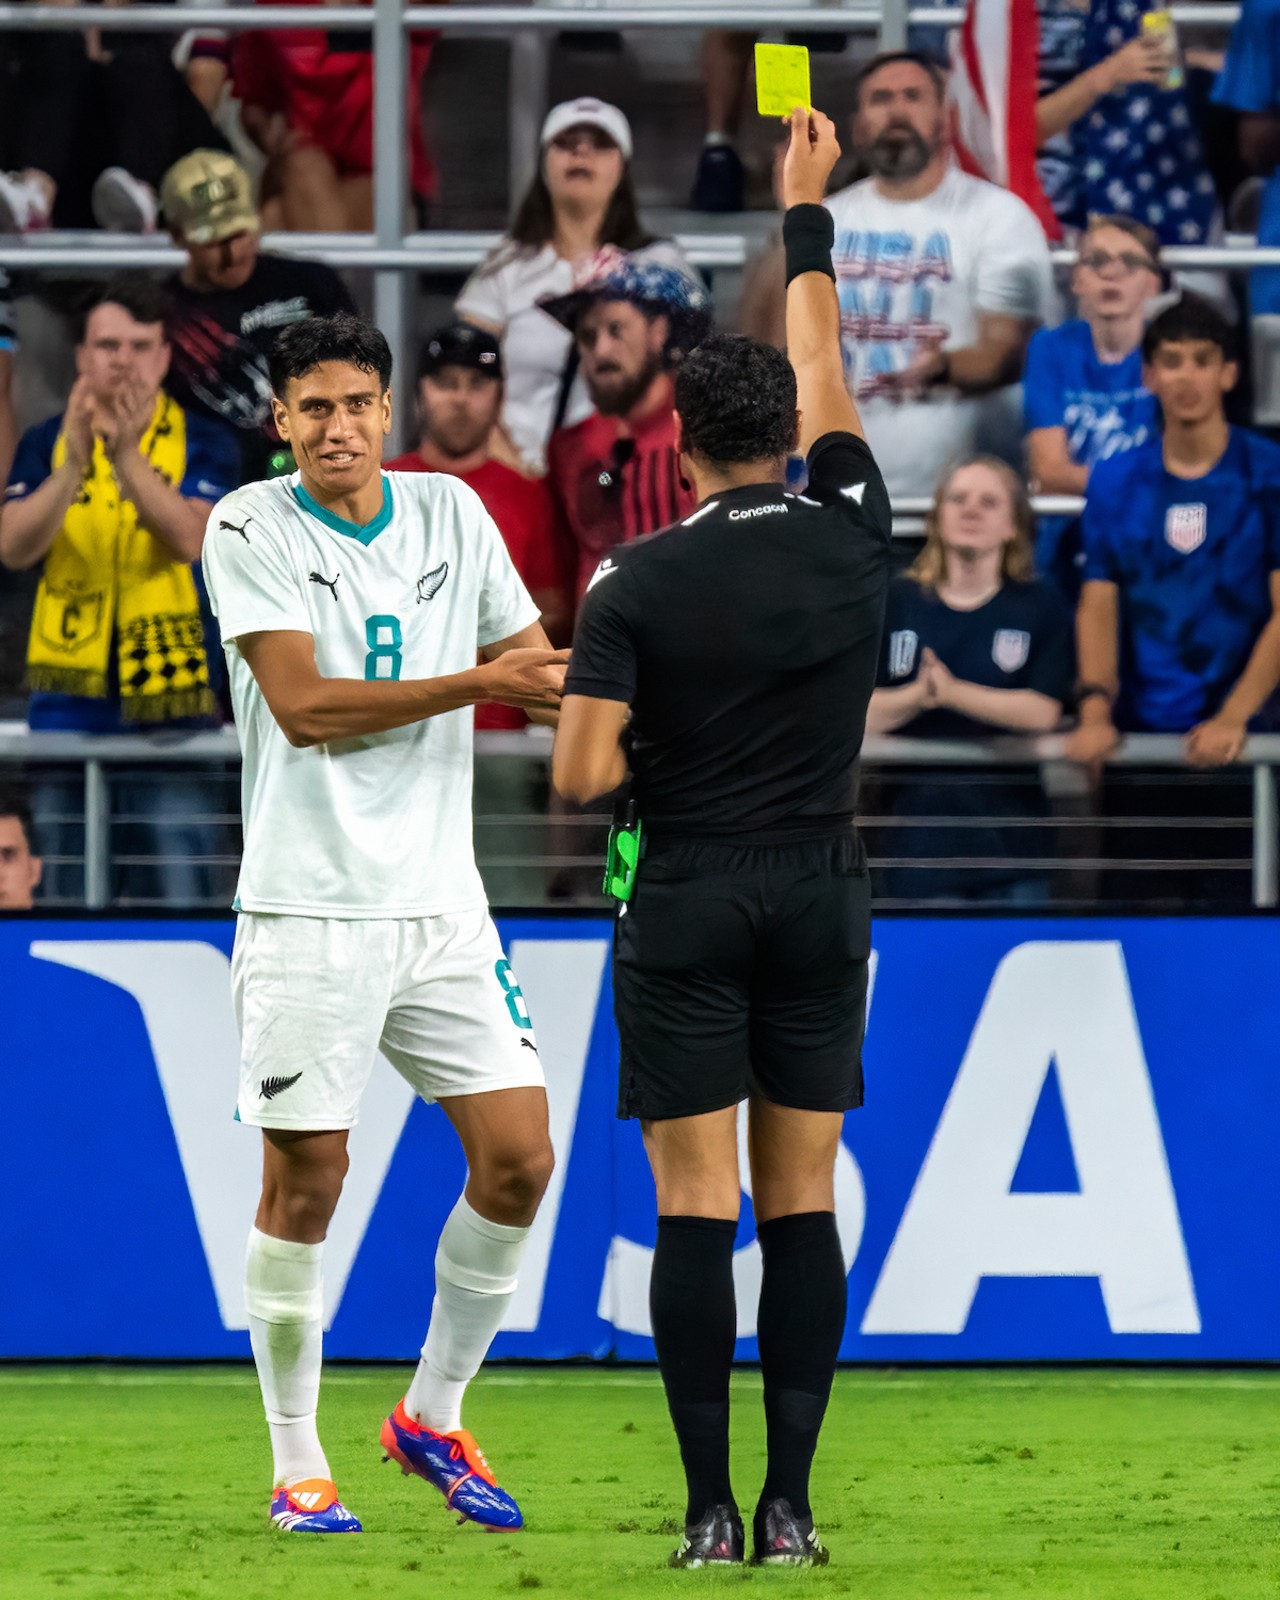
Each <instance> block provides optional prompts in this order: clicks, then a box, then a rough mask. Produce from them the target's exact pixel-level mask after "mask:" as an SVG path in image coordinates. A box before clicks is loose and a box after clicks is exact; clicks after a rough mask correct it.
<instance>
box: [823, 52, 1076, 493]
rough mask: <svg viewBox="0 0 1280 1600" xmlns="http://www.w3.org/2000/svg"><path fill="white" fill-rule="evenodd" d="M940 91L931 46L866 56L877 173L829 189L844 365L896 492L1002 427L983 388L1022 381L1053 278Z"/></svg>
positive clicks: (927, 483)
mask: <svg viewBox="0 0 1280 1600" xmlns="http://www.w3.org/2000/svg"><path fill="white" fill-rule="evenodd" d="M945 90H946V86H945V82H944V79H943V76H942V74H941V72H940V71H939V70H938V68H937V66H935V65H934V63H933V62H932V61H930V60H929V59H928V57H926V56H922V55H917V54H915V53H914V52H912V51H895V52H893V53H891V54H885V55H880V56H877V57H875V59H874V60H872V61H870V62H868V64H867V65H866V66H865V67H864V68H863V69H862V71H861V72H860V73H859V75H858V77H857V80H856V82H855V86H854V115H853V138H854V144H855V147H856V150H857V153H858V155H859V156H860V157H861V159H862V161H863V163H864V164H865V166H866V167H867V168H868V169H869V170H870V172H871V176H870V177H869V178H864V179H863V180H862V181H861V182H860V183H855V184H852V185H851V186H850V187H849V188H847V189H843V190H841V192H840V193H839V194H835V195H833V196H832V197H831V198H830V199H829V200H828V201H827V206H828V209H829V210H830V211H831V213H832V215H833V217H834V218H835V228H836V241H835V249H834V251H833V258H834V261H835V269H836V282H837V284H838V286H839V293H840V320H841V327H842V332H843V338H844V357H845V372H846V374H847V376H848V380H849V384H850V389H851V392H852V393H853V395H854V398H855V399H856V400H857V402H858V406H859V409H860V411H861V413H862V420H863V423H864V425H865V427H866V431H867V440H868V442H869V443H870V445H871V447H872V449H873V450H874V451H875V455H876V460H877V461H878V462H879V464H880V469H881V471H882V472H883V474H884V479H885V483H886V484H887V486H888V489H889V493H890V495H893V496H897V495H929V494H932V493H933V490H934V488H935V486H936V484H937V482H938V480H939V478H940V477H941V475H942V473H943V471H944V470H945V468H946V467H947V466H948V465H949V464H950V463H953V462H955V461H956V460H958V459H960V458H961V457H964V456H967V455H970V454H972V453H973V452H974V450H975V449H977V448H979V446H980V445H987V446H988V447H990V445H991V444H993V443H994V442H995V441H994V440H992V439H991V438H990V436H989V431H988V437H986V438H982V437H980V435H981V433H982V431H983V426H984V423H985V424H988V425H989V426H994V427H996V428H998V427H999V417H998V408H996V409H995V410H994V411H993V410H992V409H991V407H990V401H989V400H988V401H987V402H986V403H985V404H984V400H983V397H984V396H987V397H991V396H992V395H993V391H996V390H999V389H1001V388H1004V387H1005V386H1007V385H1009V384H1014V383H1016V382H1017V381H1018V378H1019V375H1020V374H1021V371H1022V359H1023V356H1024V355H1025V353H1026V348H1027V341H1028V340H1029V339H1030V337H1031V334H1032V332H1033V331H1034V329H1035V327H1036V325H1037V323H1038V322H1039V321H1040V320H1041V319H1042V316H1043V313H1044V310H1045V308H1046V304H1047V300H1048V296H1049V293H1050V288H1051V274H1050V264H1049V247H1048V244H1047V243H1046V241H1045V237H1044V230H1043V229H1042V228H1041V226H1040V224H1039V222H1037V220H1036V218H1035V216H1034V215H1033V214H1032V212H1031V210H1030V208H1029V207H1028V206H1026V205H1025V204H1024V203H1023V202H1022V201H1021V200H1019V199H1017V197H1016V196H1014V195H1012V194H1010V193H1009V192H1008V191H1007V190H1005V189H1000V188H997V187H996V185H995V184H991V183H987V182H986V181H985V180H983V179H981V178H975V177H971V176H970V175H969V174H968V173H965V172H961V170H960V169H959V167H957V166H956V165H955V164H954V163H953V161H952V159H951V152H950V148H949V145H948V138H947V109H946V93H945Z"/></svg>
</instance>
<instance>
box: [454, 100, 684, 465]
mask: <svg viewBox="0 0 1280 1600" xmlns="http://www.w3.org/2000/svg"><path fill="white" fill-rule="evenodd" d="M631 149H632V146H631V127H630V125H629V123H628V122H627V119H626V117H625V116H624V115H623V114H622V112H621V111H619V110H618V108H617V106H612V105H608V104H607V103H606V102H605V101H602V100H593V99H589V98H585V99H580V100H567V101H565V102H564V103H563V104H561V105H558V106H555V107H554V108H553V109H552V110H551V111H550V112H549V113H548V116H547V119H546V121H545V122H544V124H543V127H542V138H541V161H540V163H539V168H538V172H537V175H536V176H535V178H534V180H533V182H532V183H531V184H530V185H529V189H528V191H527V193H526V194H525V196H524V198H523V199H522V200H521V202H520V204H519V206H518V207H517V209H516V214H515V219H514V221H513V222H512V224H511V227H510V230H509V231H508V233H507V235H506V237H505V238H504V239H503V240H502V241H501V242H500V243H499V244H498V245H497V246H496V248H495V249H494V250H493V251H492V252H491V253H490V254H489V255H488V256H487V257H486V258H485V260H484V261H482V262H481V264H480V265H479V267H477V268H476V270H475V272H474V273H472V275H471V277H470V278H469V279H468V280H467V282H466V283H465V284H464V285H463V289H462V293H461V294H460V295H459V296H458V301H457V312H458V315H459V316H460V317H462V318H463V319H464V320H465V321H467V322H472V323H475V324H476V326H477V327H480V328H485V329H487V330H488V331H489V332H490V333H492V334H494V335H496V336H497V337H498V338H499V339H501V341H502V359H503V367H504V369H505V372H506V377H507V390H506V399H505V402H504V405H503V414H502V421H503V427H504V429H505V431H506V434H507V436H508V439H509V440H510V443H511V445H512V446H513V447H514V450H515V452H516V454H517V455H518V456H519V457H520V460H521V462H522V463H523V464H524V465H525V466H526V467H527V468H529V469H531V470H534V471H538V472H541V471H542V470H543V467H544V464H545V453H546V445H547V440H548V438H549V437H550V435H551V433H552V430H553V429H554V428H555V427H557V426H559V425H560V424H562V423H574V422H580V421H581V420H582V418H583V417H585V416H587V415H588V414H589V413H590V411H591V402H590V400H589V398H588V397H587V394H586V390H585V388H584V387H583V385H582V383H581V380H580V379H579V378H578V375H577V364H576V362H575V361H574V358H573V355H574V352H573V340H572V338H571V337H570V335H569V333H568V332H567V331H566V330H565V329H564V328H563V327H561V325H560V324H559V323H558V322H556V321H555V320H554V318H552V317H550V316H548V314H547V313H546V312H545V311H543V310H542V309H541V308H540V307H539V305H538V301H539V299H541V298H542V297H544V296H548V295H564V294H568V293H570V292H571V291H572V290H573V289H574V288H575V287H576V286H577V284H578V283H579V282H581V281H584V280H585V279H586V278H588V277H590V276H591V275H592V273H593V271H595V270H598V268H599V266H600V265H601V262H600V259H599V258H600V252H602V251H615V252H621V253H635V252H640V253H642V254H643V256H644V257H645V259H647V260H650V259H651V260H657V261H660V262H662V263H664V264H665V265H669V266H674V267H678V268H680V269H681V270H682V271H684V272H686V273H689V275H690V276H692V275H693V274H692V269H691V268H690V267H689V265H688V263H687V262H686V261H685V259H684V257H683V255H681V253H680V251H679V250H678V249H677V248H676V246H675V245H674V244H673V243H672V242H671V241H670V240H669V239H657V238H655V236H654V235H653V234H651V233H648V232H647V231H646V230H645V228H644V227H643V226H642V224H641V221H640V216H639V212H638V210H637V207H636V197H635V189H634V187H633V185H632V181H631Z"/></svg>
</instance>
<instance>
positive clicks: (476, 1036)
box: [231, 907, 544, 1132]
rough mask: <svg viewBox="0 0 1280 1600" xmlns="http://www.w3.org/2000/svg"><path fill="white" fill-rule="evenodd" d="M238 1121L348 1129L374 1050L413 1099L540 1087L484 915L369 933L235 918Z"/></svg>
mask: <svg viewBox="0 0 1280 1600" xmlns="http://www.w3.org/2000/svg"><path fill="white" fill-rule="evenodd" d="M231 988H232V995H233V998H234V1000H235V1009H236V1021H237V1022H238V1023H239V1025H240V1094H239V1100H238V1104H237V1115H238V1117H239V1119H240V1121H241V1122H248V1123H251V1124H252V1125H253V1126H255V1127H259V1128H299V1129H306V1130H308V1131H311V1132H320V1131H323V1130H327V1129H331V1128H350V1127H352V1126H353V1125H354V1124H355V1122H356V1119H357V1113H358V1110H359V1106H360V1097H361V1095H362V1094H363V1093H364V1087H365V1084H366V1083H367V1082H368V1081H369V1074H370V1072H371V1071H372V1070H373V1063H374V1059H375V1056H376V1053H377V1051H378V1050H379V1049H380V1050H381V1051H382V1053H383V1055H385V1056H386V1058H387V1060H388V1061H390V1063H391V1065H392V1066H393V1067H394V1068H395V1069H396V1071H397V1072H399V1073H400V1075H401V1076H402V1077H403V1078H404V1079H405V1080H406V1082H407V1083H408V1084H409V1085H410V1087H411V1088H412V1089H413V1090H414V1092H415V1093H416V1094H418V1095H420V1096H421V1097H422V1098H423V1099H424V1100H428V1101H430V1100H440V1099H444V1098H447V1097H448V1096H451V1095H468V1094H485V1093H487V1092H488V1091H490V1090H493V1089H519V1088H528V1087H537V1088H541V1087H543V1086H544V1080H543V1076H542V1064H541V1062H540V1061H539V1059H538V1047H537V1041H536V1040H535V1038H534V1033H533V1026H532V1024H531V1022H530V1020H529V1011H528V1008H527V1007H526V1005H525V1003H524V996H523V995H522V994H521V993H520V985H519V984H518V983H517V982H516V980H515V976H514V974H513V973H512V971H511V967H510V965H509V964H508V962H507V959H506V957H505V956H504V955H503V953H502V945H501V943H500V942H499V939H498V930H497V929H496V928H495V927H494V925H493V921H492V919H491V918H490V916H489V913H488V911H486V910H485V909H484V908H483V907H482V908H480V909H479V910H475V911H462V912H458V913H456V914H455V915H451V916H441V917H422V918H419V919H417V920H396V921H386V922H383V921H366V920H363V919H348V920H345V921H344V920H340V919H338V918H326V917H292V916H265V915H262V914H261V913H257V912H241V914H240V919H239V922H238V923H237V925H236V942H235V950H234V952H233V953H232V957H231Z"/></svg>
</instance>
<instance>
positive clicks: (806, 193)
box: [782, 109, 865, 455]
mask: <svg viewBox="0 0 1280 1600" xmlns="http://www.w3.org/2000/svg"><path fill="white" fill-rule="evenodd" d="M839 158H840V145H839V143H838V142H837V140H836V130H835V125H834V123H833V122H832V121H831V118H830V117H824V116H823V114H822V112H821V111H802V110H799V109H797V110H795V111H793V112H792V113H791V143H790V146H789V147H788V150H787V154H786V159H785V160H784V162H783V166H782V203H783V206H784V208H785V214H784V216H783V219H782V238H783V244H784V246H785V249H786V257H787V356H788V358H789V360H790V362H791V366H792V368H793V370H794V371H795V375H796V388H797V391H798V393H797V399H798V402H799V407H800V441H799V443H800V449H801V451H802V452H803V453H804V454H805V455H807V454H808V453H809V450H810V447H811V446H812V445H813V444H814V443H815V442H816V441H817V440H818V439H820V438H821V437H822V436H823V434H824V433H856V434H857V435H858V437H859V438H863V437H865V435H864V434H863V431H862V422H861V420H860V419H859V416H858V408H857V407H856V406H855V405H854V403H853V400H852V398H851V397H850V394H849V390H848V386H847V385H846V383H845V377H844V360H843V357H842V355H841V351H840V302H839V300H838V299H837V297H836V281H835V269H834V268H833V266H832V264H831V245H832V241H833V239H834V237H835V225H834V223H833V222H832V220H831V213H830V212H829V211H828V210H827V209H826V207H825V206H824V205H823V204H822V197H823V195H824V194H825V193H826V189H827V180H828V179H829V178H830V176H831V170H832V168H833V167H834V166H835V164H836V162H837V161H838V160H839Z"/></svg>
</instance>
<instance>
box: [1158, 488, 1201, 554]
mask: <svg viewBox="0 0 1280 1600" xmlns="http://www.w3.org/2000/svg"><path fill="white" fill-rule="evenodd" d="M1208 523H1209V511H1208V507H1207V506H1206V505H1205V504H1204V503H1203V501H1198V500H1197V501H1194V502H1193V503H1192V504H1191V505H1186V506H1170V507H1169V509H1168V511H1166V512H1165V517H1164V537H1165V543H1166V544H1169V545H1172V546H1173V548H1174V549H1175V550H1176V551H1177V552H1178V554H1179V555H1183V556H1189V555H1190V554H1191V552H1192V551H1193V550H1198V549H1199V548H1200V546H1201V545H1202V544H1203V543H1204V536H1205V533H1206V531H1207V528H1208Z"/></svg>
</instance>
